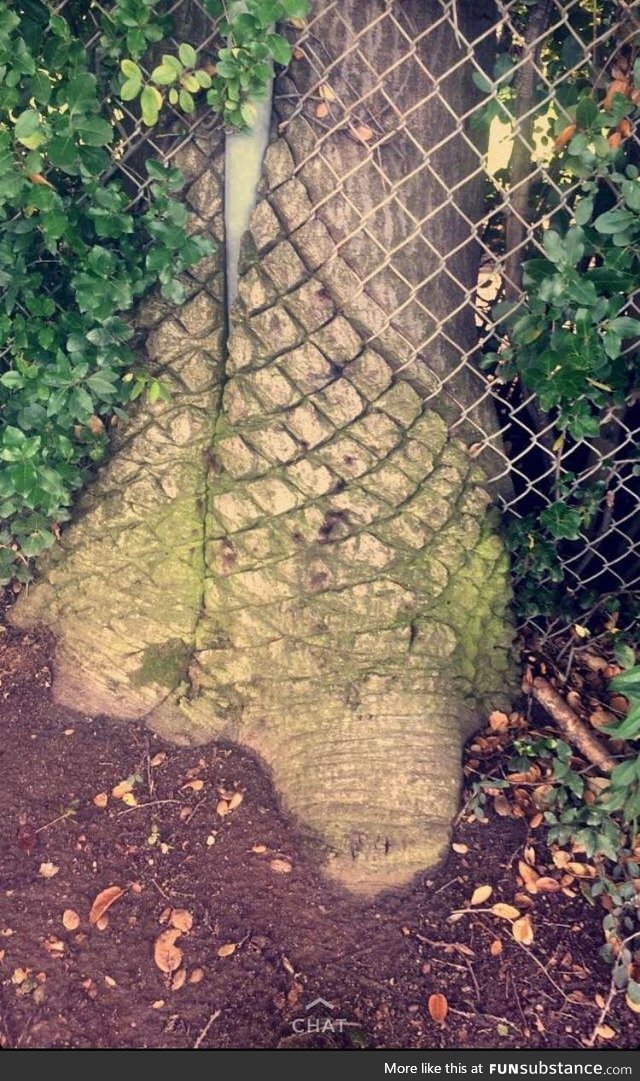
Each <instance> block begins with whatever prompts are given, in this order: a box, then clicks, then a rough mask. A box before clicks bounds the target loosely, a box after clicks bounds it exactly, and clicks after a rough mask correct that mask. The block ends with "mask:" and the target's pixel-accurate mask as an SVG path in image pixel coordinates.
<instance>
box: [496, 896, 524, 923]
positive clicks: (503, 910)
mask: <svg viewBox="0 0 640 1081" xmlns="http://www.w3.org/2000/svg"><path fill="white" fill-rule="evenodd" d="M491 911H492V912H493V914H494V916H499V917H500V919H502V920H517V919H518V917H519V916H520V909H518V908H514V907H513V905H505V904H503V903H502V901H498V903H497V904H495V905H492V907H491Z"/></svg>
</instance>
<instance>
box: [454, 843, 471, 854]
mask: <svg viewBox="0 0 640 1081" xmlns="http://www.w3.org/2000/svg"><path fill="white" fill-rule="evenodd" d="M451 847H452V849H453V851H454V852H457V853H458V855H459V856H464V855H465V853H466V852H468V851H469V845H460V844H453V845H451Z"/></svg>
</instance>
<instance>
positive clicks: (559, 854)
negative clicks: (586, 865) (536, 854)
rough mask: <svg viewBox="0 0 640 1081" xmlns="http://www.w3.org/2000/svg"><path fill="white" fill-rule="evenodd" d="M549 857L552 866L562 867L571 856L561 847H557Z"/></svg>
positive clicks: (568, 861) (569, 860)
mask: <svg viewBox="0 0 640 1081" xmlns="http://www.w3.org/2000/svg"><path fill="white" fill-rule="evenodd" d="M551 859H552V861H553V865H554V867H558V868H560V869H562V868H563V867H566V866H567V864H568V863H570V862H571V856H570V855H569V853H568V852H565V851H564V850H563V849H562V848H559V849H558V850H557V851H556V852H552V853H551Z"/></svg>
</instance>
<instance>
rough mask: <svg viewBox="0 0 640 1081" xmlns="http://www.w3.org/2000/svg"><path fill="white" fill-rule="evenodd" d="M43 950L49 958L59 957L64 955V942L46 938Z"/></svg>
mask: <svg viewBox="0 0 640 1081" xmlns="http://www.w3.org/2000/svg"><path fill="white" fill-rule="evenodd" d="M44 948H45V950H46V951H47V953H48V954H49V955H50V956H51V957H59V956H60V954H62V953H64V942H62V941H61V939H59V938H48V939H47V940H46V941H45V944H44Z"/></svg>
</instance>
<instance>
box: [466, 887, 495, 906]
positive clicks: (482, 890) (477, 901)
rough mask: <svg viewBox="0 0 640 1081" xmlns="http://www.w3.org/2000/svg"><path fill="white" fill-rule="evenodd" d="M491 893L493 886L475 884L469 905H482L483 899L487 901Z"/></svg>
mask: <svg viewBox="0 0 640 1081" xmlns="http://www.w3.org/2000/svg"><path fill="white" fill-rule="evenodd" d="M492 893H493V886H476V888H475V890H474V891H473V893H472V894H471V900H470V901H469V904H470V905H483V904H484V902H485V901H488V900H489V898H490V897H491V894H492Z"/></svg>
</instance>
